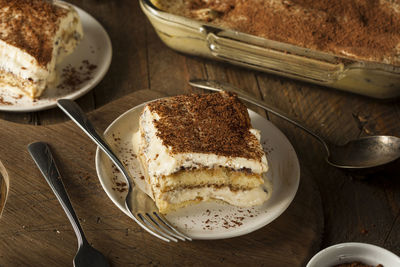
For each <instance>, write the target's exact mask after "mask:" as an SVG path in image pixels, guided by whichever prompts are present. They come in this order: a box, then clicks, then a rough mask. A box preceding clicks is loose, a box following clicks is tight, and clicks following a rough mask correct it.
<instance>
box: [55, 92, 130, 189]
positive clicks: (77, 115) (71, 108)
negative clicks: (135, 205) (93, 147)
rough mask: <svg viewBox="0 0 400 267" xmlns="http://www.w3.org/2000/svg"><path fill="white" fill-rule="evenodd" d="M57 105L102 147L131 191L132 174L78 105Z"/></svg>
mask: <svg viewBox="0 0 400 267" xmlns="http://www.w3.org/2000/svg"><path fill="white" fill-rule="evenodd" d="M57 105H58V107H59V108H60V109H61V110H62V111H63V112H64V113H65V114H67V115H68V117H69V118H70V119H71V120H72V121H73V122H75V123H76V124H77V125H78V126H79V127H80V128H81V129H82V130H83V131H84V132H85V133H86V134H87V135H88V136H89V137H90V139H92V140H93V141H94V142H95V143H96V144H97V145H98V146H99V147H100V149H101V150H103V151H104V153H106V154H108V156H109V157H110V158H111V160H112V161H113V162H114V164H115V165H116V166H117V168H118V170H119V171H120V172H122V173H123V174H124V178H125V180H126V183H127V184H128V185H129V190H131V188H132V182H131V180H130V179H128V178H127V177H130V174H129V173H128V171H127V170H126V168H125V166H124V165H123V164H122V162H121V161H120V160H119V159H118V157H117V156H116V154H115V153H114V152H113V151H112V149H111V147H110V145H109V144H108V143H107V142H106V141H105V140H104V139H103V138H102V137H101V135H100V134H98V133H97V131H96V129H95V128H94V126H93V125H92V123H91V122H90V120H89V119H88V117H87V116H86V114H85V113H84V112H83V110H82V109H81V108H80V107H79V106H78V104H77V103H75V102H74V101H72V100H69V99H59V100H58V101H57Z"/></svg>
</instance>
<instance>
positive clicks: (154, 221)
mask: <svg viewBox="0 0 400 267" xmlns="http://www.w3.org/2000/svg"><path fill="white" fill-rule="evenodd" d="M146 216H147V217H148V218H149V219H150V220H152V221H153V223H154V224H155V225H157V226H158V227H159V228H161V229H162V230H163V231H164V232H167V233H168V234H169V235H172V236H173V237H176V238H178V239H179V240H182V241H185V238H184V237H182V236H180V235H177V234H176V233H174V232H172V231H171V230H169V229H168V228H166V227H165V226H164V225H162V224H161V223H159V222H158V221H159V220H157V219H155V218H154V217H153V216H151V214H149V213H146Z"/></svg>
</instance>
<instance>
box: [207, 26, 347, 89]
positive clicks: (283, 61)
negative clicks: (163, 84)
mask: <svg viewBox="0 0 400 267" xmlns="http://www.w3.org/2000/svg"><path fill="white" fill-rule="evenodd" d="M200 31H201V32H202V33H203V34H205V35H206V40H207V45H208V48H209V49H210V52H211V53H212V55H213V56H214V57H216V58H218V59H220V60H223V61H228V62H231V63H236V64H239V65H242V66H246V67H253V68H257V69H260V70H263V71H268V72H272V73H277V74H280V75H284V76H287V77H292V78H300V79H302V80H308V81H313V82H315V81H317V82H319V83H329V82H334V81H337V80H338V79H340V76H341V74H342V73H343V70H344V65H343V64H342V63H338V64H333V63H330V62H327V61H322V60H316V59H312V58H308V57H306V56H301V55H296V54H293V53H289V52H287V51H280V50H277V49H274V48H270V47H267V46H261V45H255V44H252V43H249V42H245V41H242V40H240V39H236V38H235V37H234V36H229V35H232V33H227V32H226V31H221V30H220V29H216V28H213V27H209V26H203V27H201V29H200ZM233 33H234V32H233ZM225 35H226V36H225Z"/></svg>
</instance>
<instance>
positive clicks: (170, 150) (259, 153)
mask: <svg viewBox="0 0 400 267" xmlns="http://www.w3.org/2000/svg"><path fill="white" fill-rule="evenodd" d="M139 123H140V125H139V159H140V162H141V166H142V170H143V172H144V174H145V179H146V181H147V183H148V185H149V188H150V191H151V193H152V195H153V198H154V200H155V202H156V205H157V207H158V208H159V211H160V212H161V213H168V212H170V211H172V210H175V209H178V208H181V207H184V206H186V205H188V204H192V203H196V202H200V201H207V200H222V201H225V202H227V203H229V204H231V205H235V206H240V207H250V206H255V205H259V204H262V203H263V202H264V201H265V200H267V198H268V196H269V195H270V189H268V190H267V189H264V188H263V186H262V185H263V184H264V179H263V173H264V172H266V171H267V169H268V166H267V159H266V156H265V153H264V151H263V149H262V147H261V145H260V133H259V131H258V130H256V129H253V128H252V127H251V123H250V117H249V115H248V112H247V109H246V107H245V106H244V105H243V104H242V103H241V102H240V101H239V100H238V98H237V97H236V95H233V94H230V93H227V92H221V93H214V94H202V95H199V94H192V95H183V96H175V97H170V98H165V99H161V100H157V101H154V102H151V103H149V104H147V105H146V107H145V108H144V110H143V113H142V115H141V117H140V122H139Z"/></svg>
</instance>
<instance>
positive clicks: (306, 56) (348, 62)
mask: <svg viewBox="0 0 400 267" xmlns="http://www.w3.org/2000/svg"><path fill="white" fill-rule="evenodd" d="M140 6H141V8H142V10H143V11H144V13H145V14H146V16H147V18H148V19H149V20H150V22H151V24H152V25H153V27H154V29H155V30H156V32H157V34H158V36H159V37H160V38H161V40H162V41H163V42H164V43H165V44H166V45H167V46H169V47H171V48H172V49H175V50H177V51H180V52H183V53H187V54H191V55H197V56H203V57H207V58H212V59H216V60H221V61H225V62H229V63H232V64H235V65H240V66H244V67H247V68H251V69H255V70H259V71H264V72H268V73H274V74H278V75H281V76H285V77H290V78H293V79H298V80H302V81H307V82H311V83H315V84H319V85H324V86H329V87H333V88H337V89H340V90H344V91H348V92H353V93H357V94H361V95H365V96H370V97H374V98H380V99H387V98H394V97H397V96H400V66H394V65H389V64H383V63H376V62H369V61H362V60H355V59H352V58H346V57H343V56H337V55H333V54H328V53H324V52H320V51H314V50H311V49H307V48H303V47H298V46H294V45H291V44H287V43H282V42H277V41H273V40H268V39H264V38H260V37H257V36H254V35H249V34H245V33H242V32H237V31H233V30H230V29H224V28H220V27H215V26H213V25H211V24H207V23H204V22H200V21H196V20H193V19H189V18H185V17H181V16H177V15H173V14H170V13H167V12H163V11H162V10H160V9H158V8H157V7H155V6H154V5H153V4H152V3H151V1H150V0H140Z"/></svg>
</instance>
